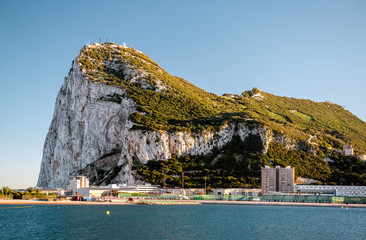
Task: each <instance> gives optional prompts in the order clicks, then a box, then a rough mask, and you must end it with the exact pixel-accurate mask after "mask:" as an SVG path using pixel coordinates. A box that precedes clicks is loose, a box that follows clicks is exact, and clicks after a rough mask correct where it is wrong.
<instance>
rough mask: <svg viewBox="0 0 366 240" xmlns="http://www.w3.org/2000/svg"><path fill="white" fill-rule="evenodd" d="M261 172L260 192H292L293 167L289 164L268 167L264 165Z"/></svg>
mask: <svg viewBox="0 0 366 240" xmlns="http://www.w3.org/2000/svg"><path fill="white" fill-rule="evenodd" d="M261 172H262V194H263V195H265V194H268V193H273V192H293V191H294V182H295V169H294V168H292V167H291V166H287V167H285V168H281V167H280V166H276V167H275V168H270V167H269V166H265V167H264V168H262V170H261Z"/></svg>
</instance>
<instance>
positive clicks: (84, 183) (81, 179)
mask: <svg viewBox="0 0 366 240" xmlns="http://www.w3.org/2000/svg"><path fill="white" fill-rule="evenodd" d="M88 187H89V178H87V177H85V176H77V177H72V178H71V180H70V184H69V185H68V186H67V188H68V189H79V188H88Z"/></svg>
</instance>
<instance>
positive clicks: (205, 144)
mask: <svg viewBox="0 0 366 240" xmlns="http://www.w3.org/2000/svg"><path fill="white" fill-rule="evenodd" d="M249 134H253V135H259V136H260V137H261V139H262V142H263V152H262V153H265V152H266V151H267V148H268V145H269V141H268V140H270V138H269V136H272V135H271V133H269V131H267V130H266V129H264V128H254V129H252V130H249V128H248V127H247V126H245V125H244V124H241V123H239V124H234V123H231V124H228V125H226V126H224V127H223V128H222V130H221V131H218V132H209V131H203V132H202V133H200V134H193V133H187V132H173V133H169V132H165V131H156V132H154V131H141V130H130V131H129V134H128V138H127V139H128V145H127V149H126V150H125V151H122V156H121V159H120V161H119V165H121V166H122V170H121V172H120V175H119V176H118V177H117V178H116V181H118V182H123V183H127V184H133V183H134V182H135V178H134V176H133V174H132V167H133V165H136V163H137V164H138V163H143V164H145V163H147V161H149V160H151V159H155V160H161V159H168V158H171V156H172V155H176V156H181V155H186V154H189V155H205V154H208V153H210V152H211V151H212V150H213V149H214V148H221V147H223V146H224V145H225V144H227V143H229V142H230V141H231V140H232V139H233V137H234V136H239V137H240V138H241V140H243V141H244V140H245V138H246V137H247V136H248V135H249ZM136 161H137V162H136Z"/></svg>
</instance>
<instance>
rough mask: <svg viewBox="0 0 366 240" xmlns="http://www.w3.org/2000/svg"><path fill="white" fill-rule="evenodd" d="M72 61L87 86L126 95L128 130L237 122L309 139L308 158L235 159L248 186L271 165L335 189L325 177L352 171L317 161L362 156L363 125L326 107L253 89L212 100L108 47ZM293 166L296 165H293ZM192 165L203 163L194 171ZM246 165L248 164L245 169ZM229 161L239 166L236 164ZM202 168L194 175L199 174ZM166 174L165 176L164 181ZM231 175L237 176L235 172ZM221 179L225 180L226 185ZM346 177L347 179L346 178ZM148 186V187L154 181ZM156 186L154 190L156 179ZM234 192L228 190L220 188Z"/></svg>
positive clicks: (138, 57)
mask: <svg viewBox="0 0 366 240" xmlns="http://www.w3.org/2000/svg"><path fill="white" fill-rule="evenodd" d="M78 62H79V63H80V65H81V69H82V71H83V73H84V75H85V76H86V77H87V78H88V79H90V80H91V81H94V82H96V83H101V84H107V85H115V86H119V87H121V88H124V89H126V92H127V94H128V97H129V98H132V99H133V100H134V101H135V103H136V104H137V106H138V108H137V110H138V111H137V112H136V113H134V114H132V115H131V120H132V121H133V122H134V123H135V125H134V127H133V128H134V129H144V130H152V131H159V130H165V131H170V132H175V131H187V132H196V133H199V132H202V131H203V130H207V131H212V132H214V131H217V130H218V129H220V128H221V127H222V126H225V125H226V124H228V123H230V122H243V123H245V124H246V125H249V126H262V127H265V128H268V129H270V130H272V131H273V132H274V133H278V134H280V135H283V136H286V137H288V138H289V139H292V140H294V141H296V142H302V143H304V145H306V144H307V142H309V138H311V141H312V142H313V143H315V144H313V147H312V148H315V149H313V150H315V152H316V154H315V155H316V156H314V154H310V153H308V152H309V151H308V150H309V148H306V147H305V148H304V149H303V150H296V151H297V153H296V154H298V156H292V157H290V155H291V154H292V155H296V154H295V153H294V151H289V150H285V149H283V147H282V148H281V146H276V145H272V146H270V148H269V152H268V153H267V154H266V156H265V157H264V156H259V155H258V154H256V153H255V151H246V152H245V153H241V156H237V159H244V160H243V161H241V162H242V165H243V166H244V165H246V166H247V165H248V164H249V165H252V166H256V167H254V168H253V167H249V168H250V169H249V170H248V169H247V170H248V171H247V172H240V174H246V176H250V177H252V178H253V179H255V178H256V177H257V176H258V171H259V169H260V166H262V165H264V164H270V163H272V164H279V165H285V164H292V165H296V166H297V167H298V168H297V170H296V171H297V172H296V173H297V175H298V176H305V177H309V178H314V179H319V180H321V181H325V182H327V181H328V182H329V181H331V182H336V183H339V182H338V180H339V179H336V178H335V177H334V176H333V175H334V174H335V172H337V171H338V172H337V174H341V175H342V174H346V173H352V172H354V171H352V169H351V170H350V169H349V168H346V165H347V164H346V163H344V164H343V166H342V167H339V166H338V167H333V166H328V164H327V163H326V162H325V161H323V160H322V159H321V157H320V156H322V155H325V154H333V155H334V154H336V153H334V152H333V153H332V152H329V151H330V150H329V149H338V150H341V148H342V146H343V145H344V144H352V145H353V146H354V149H355V152H356V153H359V154H365V153H364V152H365V150H366V138H365V136H366V123H365V122H363V121H362V120H360V119H359V118H357V117H356V116H355V115H353V114H352V113H351V112H349V111H347V110H345V109H344V108H343V107H341V106H339V105H337V104H334V103H331V102H314V101H311V100H305V99H295V98H288V97H280V96H275V95H273V94H270V93H266V92H263V91H261V90H260V89H256V88H254V89H252V90H250V91H245V92H243V93H242V94H240V95H238V94H224V95H223V96H219V95H216V94H213V93H209V92H206V91H204V90H203V89H200V88H198V87H196V86H194V85H193V84H191V83H189V82H188V81H186V80H184V79H182V78H179V77H176V76H172V75H170V74H169V73H167V72H166V71H165V70H164V69H162V68H161V67H160V66H159V65H158V64H157V63H155V62H154V61H153V60H151V59H150V58H149V57H148V56H146V55H145V54H143V53H142V52H140V51H138V50H135V49H133V48H128V47H125V46H120V45H116V44H114V43H104V44H94V45H87V46H85V47H84V48H83V49H82V51H81V52H80V54H79V56H78ZM103 100H106V101H115V102H119V101H120V97H119V96H110V97H109V98H105V99H103ZM242 144H245V143H242ZM314 145H315V146H316V147H314ZM233 148H235V147H234V146H232V147H231V148H230V146H227V147H226V152H231V153H230V154H231V155H230V154H229V155H230V156H231V159H232V158H233V156H234V155H235V154H237V152H235V151H234V150H233ZM218 151H219V150H218ZM222 151H223V150H222ZM238 151H239V150H238ZM219 152H220V151H219ZM219 152H217V154H216V155H215V154H214V153H213V155H212V156H210V158H211V160H212V158H217V157H218V156H219V155H220V156H223V155H225V154H222V152H221V153H219ZM251 154H254V155H255V156H252V155H251ZM229 155H228V156H226V158H225V159H226V161H227V162H229V160H227V159H229V158H230V156H229ZM249 155H251V156H249ZM333 157H334V158H337V159H341V160H340V161H346V160H345V159H343V157H342V156H338V155H337V156H333ZM205 158H209V156H205ZM219 158H220V157H219ZM280 158H287V159H291V158H294V159H297V160H294V162H291V161H290V162H286V161H287V160H281V161H282V162H281V161H280V160H278V161H276V160H273V159H280ZM174 159H175V160H176V161H178V162H179V163H180V164H181V165H182V166H183V167H184V168H185V169H187V168H192V169H191V170H192V172H194V171H196V170H197V166H201V165H202V164H203V165H205V164H207V166H211V167H210V168H211V169H210V168H209V167H207V168H203V169H206V170H207V171H208V173H207V171H206V170H205V171H206V173H205V174H206V175H207V174H209V171H211V170H212V169H214V168H215V167H216V169H225V167H223V166H220V167H218V166H214V165H215V164H212V162H210V161H211V160H209V159H206V160H202V159H201V160H199V159H196V158H195V157H190V159H189V160H187V159H183V158H182V159H177V158H174ZM300 159H302V160H301V161H300ZM303 159H308V160H303ZM175 160H174V161H175ZM172 161H173V160H172ZM174 161H173V162H174ZM192 161H193V162H192ZM194 161H196V162H194ZM198 161H203V162H202V164H198ZM250 161H253V163H251V162H250ZM304 161H305V162H304ZM350 161H351V160H350ZM352 161H353V160H352ZM354 161H356V160H354ZM216 162H217V161H216ZM219 162H220V161H219ZM236 162H240V160H238V161H236ZM175 163H176V164H178V163H177V162H175ZM191 163H192V164H193V165H194V164H196V168H195V167H194V166H193V165H192V166H191V165H189V164H191ZM301 163H304V164H303V165H304V166H302V167H301ZM151 164H155V165H154V166H150V167H151V169H150V170H151V171H152V170H153V169H154V170H159V169H161V167H162V166H161V163H157V162H155V163H151ZM185 164H188V165H189V166H191V167H188V165H185ZM355 164H356V163H355ZM178 165H179V164H178ZM224 165H225V164H224ZM234 165H235V164H234ZM351 165H352V166H353V165H354V164H351ZM356 165H357V166H358V168H357V169H358V170H359V173H357V174H358V177H359V178H358V180H357V181H356V182H352V183H355V184H357V183H359V182H362V181H365V182H366V179H364V178H363V173H362V171H363V169H364V165H362V164H361V163H360V162H357V164H356ZM314 166H315V167H314ZM237 167H241V165H240V164H239V165H238V166H237ZM305 168H307V169H305ZM343 168H344V169H343ZM195 169H196V170H195ZM203 169H201V170H202V171H203ZM301 169H302V170H301ZM309 169H312V170H313V171H316V172H317V173H313V174H311V173H309V172H308V171H309ZM342 169H343V170H342ZM142 170H146V171H150V170H149V166H144V167H142V168H141V169H140V170H139V174H140V175H141V176H142V177H144V178H145V180H146V179H148V178H147V177H146V176H147V173H146V172H145V173H146V174H145V175H144V173H142ZM197 171H198V170H197ZM197 171H196V173H197ZM227 171H229V173H227V174H231V175H235V173H230V171H231V170H230V169H227ZM243 171H244V170H243ZM250 171H252V172H250ZM339 171H340V172H341V173H339ZM160 172H161V174H165V175H166V174H167V173H166V171H165V172H164V171H160ZM148 173H149V172H148ZM174 174H175V173H172V175H174ZM215 174H216V175H220V174H221V175H222V174H223V172H222V171H221V170H220V171H219V172H216V173H212V176H214V175H215ZM150 175H151V174H150ZM231 175H230V176H231ZM237 176H239V173H237ZM342 176H343V175H342ZM188 177H189V176H188ZM201 177H202V176H201ZM227 177H228V176H227V175H226V179H227ZM231 177H234V178H236V179H234V180H232V181H231V182H236V183H240V181H241V180H240V179H239V178H238V177H235V176H231ZM161 178H162V177H161ZM198 178H199V177H198ZM338 178H340V176H339V177H338ZM346 178H347V179H348V177H346ZM253 179H250V178H249V179H246V180H245V179H242V181H241V183H240V184H239V185H240V186H242V185H243V184H244V182H246V183H248V182H252V184H254V182H255V180H253ZM360 179H361V180H360ZM148 180H150V182H154V179H148ZM173 180H174V179H173ZM173 180H171V182H172V183H173V182H174V181H175V183H178V182H179V181H178V180H177V179H175V180H174V181H173ZM212 181H213V180H212ZM156 182H157V183H160V182H159V180H157V181H156ZM188 182H189V181H188ZM193 182H194V181H193ZM216 182H217V181H216ZM222 182H223V183H222V184H221V185H225V184H226V183H225V181H222ZM346 182H347V181H346ZM200 184H202V179H201V180H200V181H198V182H197V184H196V185H195V184H194V183H192V186H200ZM171 185H176V184H171ZM234 185H235V184H230V183H229V184H228V186H234ZM225 186H226V185H225ZM235 186H236V185H235Z"/></svg>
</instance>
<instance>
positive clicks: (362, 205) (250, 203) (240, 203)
mask: <svg viewBox="0 0 366 240" xmlns="http://www.w3.org/2000/svg"><path fill="white" fill-rule="evenodd" d="M199 202H200V203H202V204H217V205H254V206H258V205H262V206H290V207H337V208H342V207H343V208H347V207H348V208H366V204H346V203H306V202H259V201H258V202H256V201H211V200H205V201H199Z"/></svg>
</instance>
